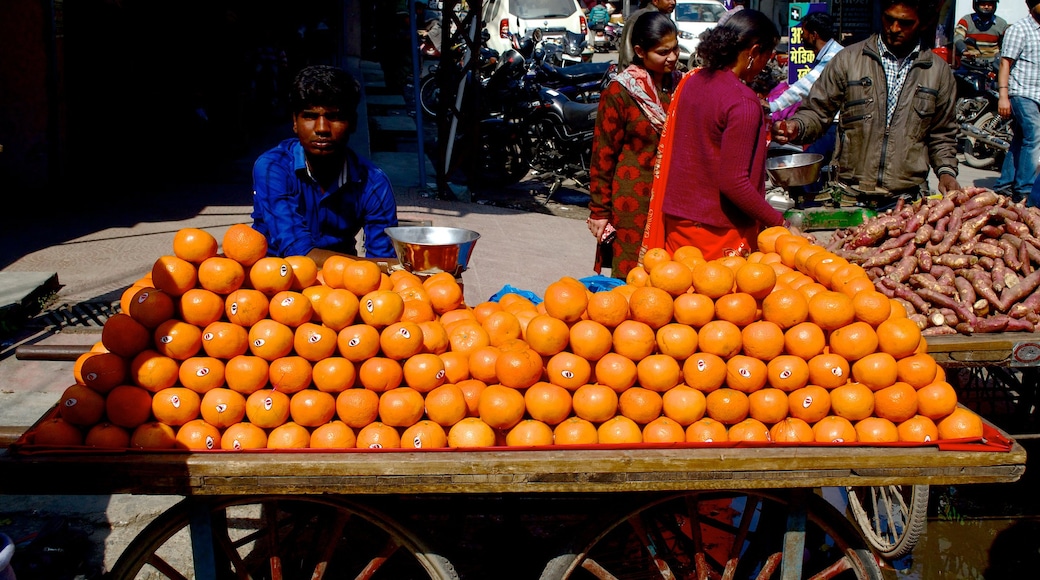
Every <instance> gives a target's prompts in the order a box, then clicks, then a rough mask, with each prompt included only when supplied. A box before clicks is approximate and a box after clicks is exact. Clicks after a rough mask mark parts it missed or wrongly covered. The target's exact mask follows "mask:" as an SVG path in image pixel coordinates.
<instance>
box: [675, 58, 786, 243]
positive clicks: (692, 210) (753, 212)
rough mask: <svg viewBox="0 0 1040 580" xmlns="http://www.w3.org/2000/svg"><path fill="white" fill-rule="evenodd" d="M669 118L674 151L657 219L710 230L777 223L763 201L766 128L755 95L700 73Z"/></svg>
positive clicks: (729, 76)
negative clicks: (687, 222)
mask: <svg viewBox="0 0 1040 580" xmlns="http://www.w3.org/2000/svg"><path fill="white" fill-rule="evenodd" d="M671 112H672V114H673V115H675V125H674V126H673V128H674V130H675V139H674V143H675V147H674V151H672V158H671V169H670V173H669V175H668V182H667V183H666V184H665V196H664V212H665V213H666V214H668V215H671V216H674V217H679V218H685V219H689V220H692V221H695V222H698V223H702V224H706V225H711V226H716V227H739V226H747V225H750V224H751V223H752V222H753V221H757V222H758V223H760V224H762V226H774V225H781V224H783V222H784V216H783V215H782V214H781V213H780V212H778V211H776V210H775V209H773V207H772V206H770V205H769V203H768V202H767V201H766V200H765V195H766V186H765V179H766V172H765V167H766V125H765V115H764V113H763V109H762V104H761V102H760V101H759V99H758V95H756V94H755V92H754V91H752V90H751V89H750V88H748V87H747V86H745V85H744V83H742V82H741V81H740V79H738V78H737V76H736V75H734V74H733V73H732V72H731V71H729V70H723V71H708V70H701V71H700V72H698V73H697V74H695V75H693V78H691V79H688V80H687V81H686V86H685V88H683V90H682V91H681V92H680V94H679V100H678V101H676V102H674V103H672V110H671Z"/></svg>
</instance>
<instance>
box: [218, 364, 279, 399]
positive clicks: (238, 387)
mask: <svg viewBox="0 0 1040 580" xmlns="http://www.w3.org/2000/svg"><path fill="white" fill-rule="evenodd" d="M269 369H270V363H268V362H267V361H266V360H264V359H262V358H260V357H258V356H252V355H244V354H243V355H238V356H235V357H233V358H232V359H231V360H229V361H228V362H227V363H226V364H225V365H224V380H225V381H226V382H227V386H228V388H229V389H231V390H234V391H237V392H239V393H242V394H244V395H248V394H250V393H252V392H254V391H257V390H259V389H261V388H263V387H264V386H266V385H267V380H268V371H269Z"/></svg>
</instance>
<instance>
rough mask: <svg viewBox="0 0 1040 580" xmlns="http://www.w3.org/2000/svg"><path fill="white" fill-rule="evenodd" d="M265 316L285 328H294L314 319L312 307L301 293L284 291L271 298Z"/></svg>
mask: <svg viewBox="0 0 1040 580" xmlns="http://www.w3.org/2000/svg"><path fill="white" fill-rule="evenodd" d="M267 315H268V316H270V317H271V318H272V319H273V320H277V321H278V322H281V323H282V324H284V325H286V326H290V327H292V328H296V327H298V326H300V325H301V324H303V323H305V322H310V320H311V318H313V317H314V306H313V305H312V304H311V301H310V299H309V298H307V297H306V296H304V295H303V293H302V292H296V291H294V290H284V291H282V292H278V293H277V294H275V295H274V296H272V297H271V302H270V304H269V305H268V308H267Z"/></svg>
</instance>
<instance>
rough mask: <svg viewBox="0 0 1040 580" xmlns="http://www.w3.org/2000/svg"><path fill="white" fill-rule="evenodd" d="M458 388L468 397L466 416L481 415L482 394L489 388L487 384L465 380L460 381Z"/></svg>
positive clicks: (476, 380)
mask: <svg viewBox="0 0 1040 580" xmlns="http://www.w3.org/2000/svg"><path fill="white" fill-rule="evenodd" d="M456 386H457V387H459V388H460V389H462V394H463V396H465V397H466V409H467V411H466V416H467V417H476V416H477V415H479V414H480V411H479V409H478V406H479V404H480V394H481V393H483V392H484V389H486V388H487V383H485V382H484V381H481V380H478V379H465V380H462V381H459V382H458V383H457V384H456Z"/></svg>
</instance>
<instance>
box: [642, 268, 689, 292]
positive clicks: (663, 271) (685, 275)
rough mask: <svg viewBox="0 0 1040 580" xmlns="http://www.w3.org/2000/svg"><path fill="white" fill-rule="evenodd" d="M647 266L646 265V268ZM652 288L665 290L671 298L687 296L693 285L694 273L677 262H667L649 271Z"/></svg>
mask: <svg viewBox="0 0 1040 580" xmlns="http://www.w3.org/2000/svg"><path fill="white" fill-rule="evenodd" d="M646 267H647V266H645V265H644V268H646ZM647 272H648V273H649V274H650V286H651V287H654V288H658V289H660V290H664V291H665V292H666V293H668V294H669V295H670V296H673V297H674V296H679V295H681V294H685V293H686V292H687V291H688V290H689V289H690V286H692V285H693V271H692V270H690V268H689V266H687V265H686V264H683V263H681V262H677V261H675V260H667V261H664V262H661V263H659V264H656V265H654V266H653V267H650V268H648V269H647Z"/></svg>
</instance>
